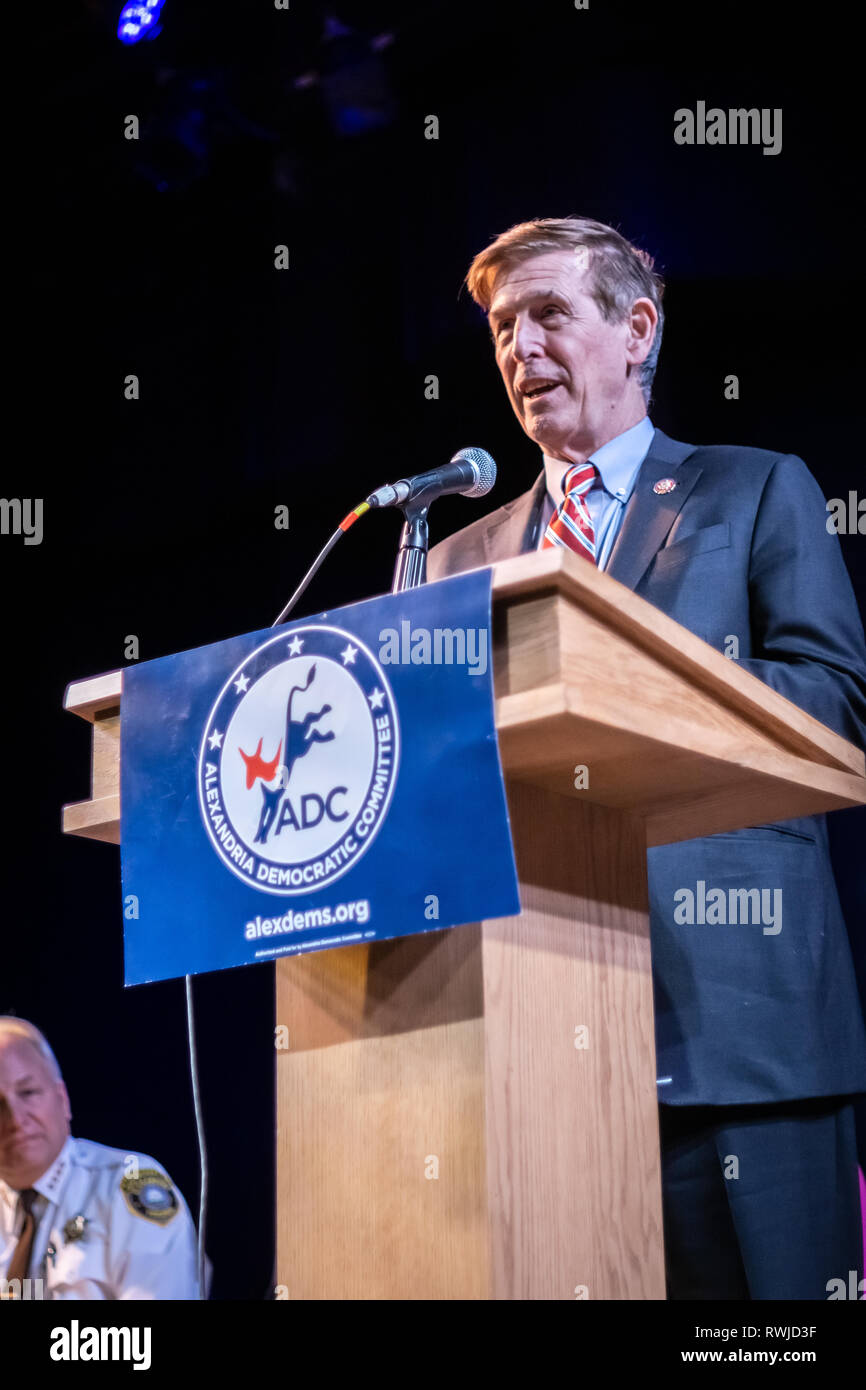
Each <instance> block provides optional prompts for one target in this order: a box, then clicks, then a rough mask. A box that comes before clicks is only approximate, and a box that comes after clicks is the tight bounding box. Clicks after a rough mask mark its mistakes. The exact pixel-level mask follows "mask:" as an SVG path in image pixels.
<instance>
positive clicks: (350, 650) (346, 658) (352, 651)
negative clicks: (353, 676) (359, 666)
mask: <svg viewBox="0 0 866 1390" xmlns="http://www.w3.org/2000/svg"><path fill="white" fill-rule="evenodd" d="M357 655H358V648H357V647H353V646H352V643H351V642H350V643H349V645H348V647H346V648H345V650H344V651H342V652H340V656H341V657H342V658H343V665H344V666H348V665H350V664H351V665H352V666H354V664H355V657H356V656H357Z"/></svg>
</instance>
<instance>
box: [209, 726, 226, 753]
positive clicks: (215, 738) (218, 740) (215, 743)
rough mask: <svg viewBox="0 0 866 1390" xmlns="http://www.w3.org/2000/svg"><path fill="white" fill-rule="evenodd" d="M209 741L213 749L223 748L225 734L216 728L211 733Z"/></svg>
mask: <svg viewBox="0 0 866 1390" xmlns="http://www.w3.org/2000/svg"><path fill="white" fill-rule="evenodd" d="M208 743H209V744H210V746H211V751H213V749H214V748H222V746H223V736H222V734H219V733H217V731H216V729H214V731H213V733H212V734H211V736H210V738H209V739H208Z"/></svg>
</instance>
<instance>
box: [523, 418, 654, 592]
mask: <svg viewBox="0 0 866 1390" xmlns="http://www.w3.org/2000/svg"><path fill="white" fill-rule="evenodd" d="M654 434H655V426H654V425H653V423H652V421H651V420H650V418H649V416H648V415H645V416H644V417H643V419H642V420H639V421H638V423H637V424H636V425H632V427H631V429H628V430H625V431H624V432H623V433H622V434H618V435H617V436H616V437H615V438H614V439H609V440H608V442H607V443H606V444H602V446H601V448H600V449H596V451H595V453H594V454H590V456H589V458H588V459H587V463H594V464H595V466H596V468H597V469H598V477H597V478H596V480H595V482H594V483H593V485H592V487H591V488H590V490H589V492H588V493H587V494H586V498H585V501H586V505H587V507H588V509H589V515H590V517H591V518H592V526H593V530H594V531H595V554H596V563H597V565H598V568H599V569H600V570H603V569H604V568H605V566H606V565H607V562H608V560H609V558H610V552H611V551H612V550H613V543H614V541H615V540H616V538H617V535H618V534H619V528H620V526H621V525H622V519H623V516H624V514H625V509H626V506H627V505H628V500H629V498H630V497H631V495H632V492H633V491H634V485H635V483H636V482H637V475H638V473H639V472H640V469H641V464H642V463H643V461H644V459H645V458H646V456H647V454H648V453H649V447H650V444H651V443H652V439H653V435H654ZM543 457H544V462H545V467H547V455H546V454H545V455H544V456H543ZM557 466H558V467H560V468H561V469H562V472H563V475H564V474H565V473H566V471H567V469H568V468H570V467H571V465H570V464H567V463H558V464H557ZM555 510H556V508H555V506H554V502H553V498H552V497H551V495H550V493H549V492H548V493H547V494H546V495H545V499H544V508H543V510H542V517H541V528H540V531H539V536H538V549H539V550H540V549H541V547H542V544H543V543H544V532H545V531H546V530H547V526H548V523H549V521H550V518H551V517H552V516H553V513H554V511H555Z"/></svg>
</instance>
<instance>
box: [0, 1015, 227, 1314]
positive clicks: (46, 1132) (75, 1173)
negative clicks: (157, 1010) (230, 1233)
mask: <svg viewBox="0 0 866 1390" xmlns="http://www.w3.org/2000/svg"><path fill="white" fill-rule="evenodd" d="M71 1119H72V1111H71V1108H70V1104H69V1096H68V1094H67V1091H66V1086H65V1085H64V1082H63V1077H62V1075H61V1072H60V1068H59V1066H58V1064H57V1059H56V1058H55V1056H54V1053H53V1052H52V1050H51V1047H50V1046H49V1044H48V1042H47V1040H46V1039H45V1038H44V1037H43V1035H42V1034H41V1033H40V1032H39V1030H38V1028H35V1027H34V1026H33V1024H32V1023H28V1022H27V1021H26V1020H24V1019H19V1018H12V1017H9V1016H6V1015H3V1016H0V1296H2V1297H4V1298H7V1299H20V1298H50V1299H195V1298H198V1296H199V1285H198V1271H197V1255H196V1232H195V1226H194V1224H193V1221H192V1218H191V1216H190V1214H189V1211H188V1209H187V1206H186V1203H185V1202H184V1200H183V1197H182V1196H181V1194H180V1193H179V1192H178V1191H177V1189H176V1188H175V1187H174V1185H173V1184H172V1182H171V1180H170V1179H169V1178H168V1177H167V1176H166V1174H165V1172H164V1171H163V1170H162V1168H161V1167H160V1165H159V1164H158V1163H156V1161H155V1160H154V1159H152V1158H149V1157H148V1156H147V1155H146V1154H139V1153H129V1152H126V1151H123V1150H120V1149H110V1148H106V1147H105V1146H104V1145H103V1144H95V1143H91V1142H90V1141H89V1140H86V1139H75V1138H73V1137H72V1135H71V1133H70V1122H71Z"/></svg>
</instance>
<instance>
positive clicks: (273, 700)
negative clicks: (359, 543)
mask: <svg viewBox="0 0 866 1390" xmlns="http://www.w3.org/2000/svg"><path fill="white" fill-rule="evenodd" d="M399 753H400V735H399V727H398V722H397V714H396V708H395V705H394V696H393V694H392V692H391V687H390V686H389V684H388V681H387V680H386V678H385V676H384V674H383V672H382V668H381V666H380V665H379V663H378V661H377V660H376V658H375V657H374V656H373V654H372V652H370V651H369V650H368V648H367V647H366V646H365V645H364V643H363V642H361V641H360V640H359V639H358V638H357V637H353V636H352V635H351V634H350V633H348V632H344V631H342V630H341V629H340V628H336V627H328V626H325V625H320V624H311V625H310V626H308V627H302V628H296V629H295V630H294V632H293V633H292V636H291V640H290V639H289V637H288V635H287V634H285V633H283V634H281V635H280V636H279V637H273V638H271V639H270V641H268V642H265V643H264V645H263V646H261V647H258V648H257V649H256V651H254V652H252V653H251V654H250V656H248V657H247V658H246V660H245V661H244V662H243V663H242V664H241V665H240V666H239V667H238V668H237V670H236V671H235V672H234V673H233V675H232V676H231V677H230V678H229V680H228V681H227V682H226V684H225V686H224V687H223V689H222V691H221V692H220V694H219V696H218V698H217V701H216V703H215V705H214V707H213V709H212V710H211V712H210V715H209V717H208V720H207V724H206V726H205V730H204V734H203V737H202V742H201V750H200V753H199V760H198V797H199V806H200V808H201V814H202V819H203V821H204V824H205V827H206V829H207V832H208V835H209V836H210V840H211V843H212V844H213V846H214V849H215V850H216V851H217V853H218V854H219V856H220V858H221V859H222V860H223V862H224V863H225V864H226V865H227V867H228V868H229V869H231V871H232V873H234V874H236V875H237V877H238V878H240V879H243V880H244V882H245V883H249V884H250V885H254V886H255V887H258V888H261V889H263V890H264V891H265V892H268V893H282V894H286V893H309V892H310V891H311V890H313V891H314V890H315V889H317V888H324V887H325V886H326V885H327V884H329V883H333V882H334V880H335V879H338V878H341V877H342V875H343V874H344V873H346V871H347V870H348V869H349V868H351V866H352V865H353V864H354V863H355V862H356V860H358V859H359V858H360V856H361V855H362V854H363V853H364V851H365V850H366V849H368V848H369V846H370V845H371V844H372V842H373V840H374V839H375V838H376V835H377V834H378V832H379V830H380V828H381V826H382V824H383V823H384V820H385V816H386V813H387V810H388V806H389V804H390V801H391V797H392V795H393V791H394V784H395V782H396V778H397V767H398V762H399Z"/></svg>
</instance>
